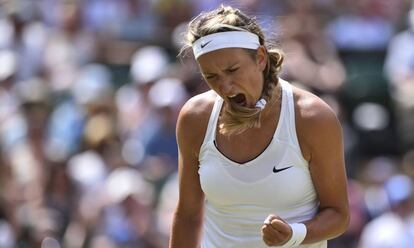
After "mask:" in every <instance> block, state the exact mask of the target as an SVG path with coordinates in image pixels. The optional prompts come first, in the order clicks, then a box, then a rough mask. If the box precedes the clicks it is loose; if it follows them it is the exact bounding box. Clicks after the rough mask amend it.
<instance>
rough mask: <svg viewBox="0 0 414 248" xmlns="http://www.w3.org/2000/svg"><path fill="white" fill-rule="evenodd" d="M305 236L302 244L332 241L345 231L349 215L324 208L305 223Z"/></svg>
mask: <svg viewBox="0 0 414 248" xmlns="http://www.w3.org/2000/svg"><path fill="white" fill-rule="evenodd" d="M304 224H305V225H306V228H307V234H306V237H305V240H304V241H303V242H302V243H303V244H309V243H315V242H319V241H321V240H328V239H333V238H335V237H337V236H339V235H341V234H342V233H344V232H345V231H346V229H347V228H348V224H349V215H348V213H346V212H345V211H339V210H336V209H334V208H325V209H322V210H320V212H319V213H318V214H317V215H316V216H315V217H314V218H312V219H311V220H309V221H305V222H304Z"/></svg>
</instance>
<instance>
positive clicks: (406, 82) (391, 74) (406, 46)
mask: <svg viewBox="0 0 414 248" xmlns="http://www.w3.org/2000/svg"><path fill="white" fill-rule="evenodd" d="M413 44H414V3H413V7H412V9H411V10H410V11H409V13H408V28H407V29H406V30H404V31H402V32H401V33H399V34H397V35H395V36H394V37H393V39H392V40H391V42H390V44H389V47H388V51H387V58H386V62H385V72H386V74H387V76H388V78H389V81H390V83H391V89H392V97H393V99H394V101H395V104H396V106H395V114H396V116H397V120H398V133H399V137H400V140H401V141H402V142H403V145H405V147H412V146H413V145H414V132H413V127H414V45H413Z"/></svg>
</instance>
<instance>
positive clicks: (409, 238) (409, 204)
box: [358, 175, 414, 248]
mask: <svg viewBox="0 0 414 248" xmlns="http://www.w3.org/2000/svg"><path fill="white" fill-rule="evenodd" d="M384 188H385V190H386V192H387V196H388V201H389V204H390V210H389V211H387V212H385V213H383V214H382V215H380V216H378V217H376V218H375V219H373V220H372V221H371V222H369V223H368V224H367V225H366V227H365V228H364V230H363V232H362V236H361V241H360V243H359V246H358V247H360V248H380V247H390V248H393V247H395V248H397V247H398V248H408V247H412V244H413V242H414V183H413V181H412V179H411V178H409V177H407V176H405V175H395V176H393V177H391V178H390V179H389V180H387V181H386V183H385V185H384Z"/></svg>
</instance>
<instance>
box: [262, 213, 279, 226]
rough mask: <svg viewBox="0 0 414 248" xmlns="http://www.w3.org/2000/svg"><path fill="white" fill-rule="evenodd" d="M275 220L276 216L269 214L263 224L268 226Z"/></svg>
mask: <svg viewBox="0 0 414 248" xmlns="http://www.w3.org/2000/svg"><path fill="white" fill-rule="evenodd" d="M275 219H277V216H276V215H273V214H269V215H268V216H267V218H266V219H265V221H264V222H263V223H265V224H267V225H270V224H271V223H272V221H273V220H275Z"/></svg>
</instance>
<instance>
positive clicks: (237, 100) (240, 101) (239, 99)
mask: <svg viewBox="0 0 414 248" xmlns="http://www.w3.org/2000/svg"><path fill="white" fill-rule="evenodd" d="M228 98H229V101H230V102H231V103H232V104H236V105H239V106H243V107H246V96H245V95H244V94H241V93H239V94H236V95H233V96H229V97H228Z"/></svg>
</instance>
